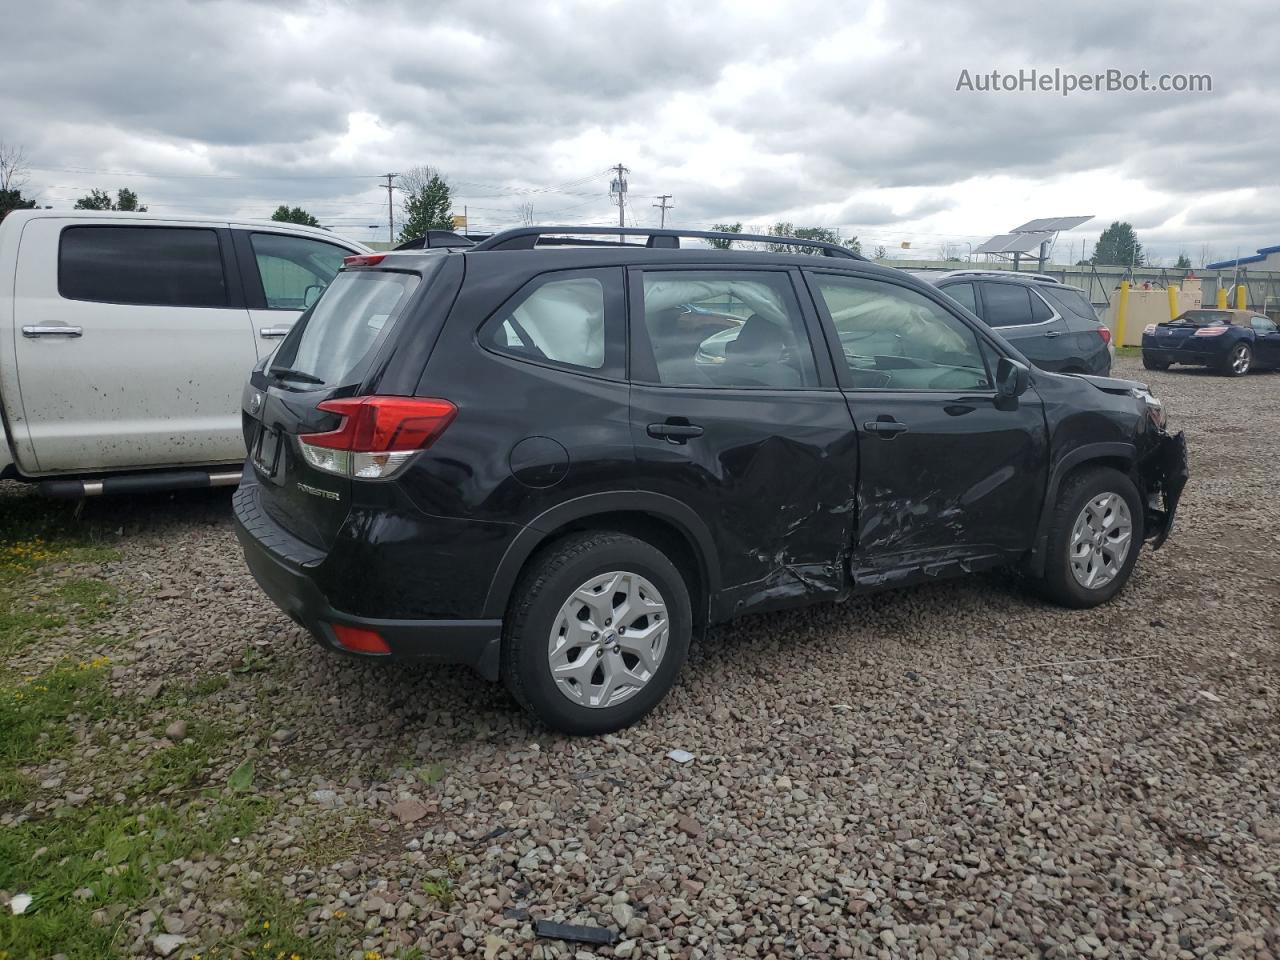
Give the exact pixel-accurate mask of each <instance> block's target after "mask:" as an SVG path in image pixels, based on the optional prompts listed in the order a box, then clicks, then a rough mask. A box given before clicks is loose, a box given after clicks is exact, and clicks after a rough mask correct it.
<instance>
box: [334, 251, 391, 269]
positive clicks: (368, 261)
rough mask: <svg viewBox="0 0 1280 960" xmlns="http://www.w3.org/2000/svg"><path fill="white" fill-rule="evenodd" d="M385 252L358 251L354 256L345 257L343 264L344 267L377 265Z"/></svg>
mask: <svg viewBox="0 0 1280 960" xmlns="http://www.w3.org/2000/svg"><path fill="white" fill-rule="evenodd" d="M386 256H387V255H386V254H385V253H358V254H356V255H355V256H353V257H343V259H342V265H343V266H344V267H376V266H377V265H378V264H380V263H381V262H382V261H383V260H384V259H386Z"/></svg>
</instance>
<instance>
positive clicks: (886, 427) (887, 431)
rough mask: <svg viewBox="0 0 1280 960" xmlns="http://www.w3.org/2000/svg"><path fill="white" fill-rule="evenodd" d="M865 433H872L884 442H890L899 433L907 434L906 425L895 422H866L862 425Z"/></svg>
mask: <svg viewBox="0 0 1280 960" xmlns="http://www.w3.org/2000/svg"><path fill="white" fill-rule="evenodd" d="M863 427H865V428H866V431H867V433H874V434H877V435H878V436H880V437H881V438H882V439H884V440H892V439H893V438H894V437H896V436H897V435H898V434H900V433H906V432H907V425H906V424H905V423H899V422H898V421H897V420H868V421H867V422H866V423H864V424H863Z"/></svg>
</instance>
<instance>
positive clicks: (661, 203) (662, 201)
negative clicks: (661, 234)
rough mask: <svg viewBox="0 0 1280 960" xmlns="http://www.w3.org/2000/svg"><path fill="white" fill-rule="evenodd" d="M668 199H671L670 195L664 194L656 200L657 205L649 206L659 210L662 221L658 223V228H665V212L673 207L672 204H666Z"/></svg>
mask: <svg viewBox="0 0 1280 960" xmlns="http://www.w3.org/2000/svg"><path fill="white" fill-rule="evenodd" d="M670 199H671V194H669V193H664V194H662V195H661V196H659V197H658V200H659V202H658V203H651V204H649V206H651V207H657V208H658V209H659V210H661V211H662V219H661V221H659V223H658V226H659V227H665V226H666V225H667V211H668V210H670V209H671V208H672V207H674V206H675V204H674V203H667V201H668V200H670Z"/></svg>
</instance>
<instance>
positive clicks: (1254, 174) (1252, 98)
mask: <svg viewBox="0 0 1280 960" xmlns="http://www.w3.org/2000/svg"><path fill="white" fill-rule="evenodd" d="M1209 10H1210V8H1207V7H1205V6H1204V5H1202V4H1190V3H1188V4H1177V3H1173V4H1163V5H1150V4H1143V5H1137V4H1126V3H1122V2H1115V0H1112V2H1105V3H1055V4H1039V3H1035V4H1022V5H1003V6H1000V7H991V6H989V5H987V6H977V5H973V4H960V3H956V4H951V5H946V4H941V3H926V2H912V0H893V2H869V3H858V2H841V3H831V2H829V0H822V2H808V0H790V2H787V3H781V2H778V3H747V2H732V3H728V2H726V3H723V4H719V3H713V2H701V3H697V4H694V3H688V2H672V3H661V2H639V0H630V2H622V0H615V2H604V0H602V2H595V3H587V2H583V3H563V4H560V3H550V2H534V0H524V2H510V3H508V2H498V0H470V2H466V3H463V2H432V0H409V2H403V3H401V2H396V0H381V2H378V3H376V4H375V3H356V2H314V3H306V2H292V3H284V2H278V3H273V2H222V0H198V2H183V0H165V2H131V0H120V2H118V3H115V4H111V5H107V4H103V3H101V2H100V0H42V2H40V3H26V4H17V3H13V4H11V5H10V6H9V8H8V10H7V12H6V13H5V15H4V22H5V34H6V35H7V36H8V37H10V38H11V40H12V41H13V42H10V43H7V44H6V45H5V54H4V57H3V58H0V141H3V142H7V143H9V144H10V145H13V144H18V145H21V146H22V147H23V148H24V149H25V152H26V154H27V155H28V157H29V158H30V162H31V166H32V169H31V171H30V182H29V183H28V185H27V189H26V192H27V193H28V194H29V195H30V194H34V195H35V196H37V197H38V199H39V200H40V202H41V203H42V204H49V205H52V206H53V207H55V208H69V207H71V205H72V204H73V203H74V201H75V199H76V198H77V197H79V196H81V195H83V194H85V193H87V192H88V190H89V189H90V188H92V187H102V188H109V189H111V190H112V191H114V190H115V189H116V188H118V187H121V186H128V187H130V188H131V189H133V190H135V191H137V192H138V193H139V194H140V195H141V197H142V199H143V201H144V202H145V203H147V204H149V206H150V209H151V211H152V212H154V213H175V214H176V213H209V214H217V215H237V216H268V215H269V214H270V212H271V211H272V210H273V209H274V208H275V207H276V205H277V204H280V203H288V204H290V205H299V206H302V207H305V208H306V209H308V210H310V211H311V212H313V213H314V214H315V215H316V216H318V217H319V218H320V219H321V221H322V222H323V223H325V224H326V225H332V226H333V227H334V229H337V230H340V231H341V232H343V233H345V234H347V235H350V236H353V237H357V238H360V239H385V237H386V192H385V191H384V190H383V191H380V190H379V188H378V185H377V184H378V179H377V178H378V175H379V174H382V173H386V172H388V171H400V170H404V169H406V168H408V167H412V166H414V165H418V164H430V165H432V166H435V167H438V168H439V169H440V170H442V171H443V172H444V173H445V174H446V175H447V176H448V177H449V179H450V181H451V182H452V184H453V186H454V191H455V195H456V200H457V205H458V207H461V206H463V205H466V207H467V212H468V214H469V215H470V217H471V222H472V225H473V229H477V228H478V229H491V228H493V227H497V226H502V225H511V224H514V223H517V222H519V219H520V210H521V207H522V205H524V204H529V203H532V204H533V208H534V216H535V218H536V219H537V220H539V221H541V222H571V223H611V222H616V216H617V214H616V208H614V207H612V206H611V202H610V198H609V196H608V182H609V176H608V174H607V173H606V168H607V167H609V166H610V165H611V164H615V163H619V162H621V163H624V164H626V165H627V166H628V167H629V168H630V170H631V174H630V209H629V211H628V220H629V222H636V223H639V224H641V225H648V224H656V222H657V216H658V211H657V210H656V209H654V208H653V207H652V206H651V204H653V203H655V202H656V200H655V197H656V196H657V195H658V194H663V193H669V194H672V195H673V196H674V204H675V207H674V210H672V211H671V212H670V213H669V215H668V217H669V222H670V223H672V224H675V225H681V226H687V227H708V226H710V225H711V224H712V223H714V222H717V221H734V220H741V221H744V222H746V223H747V224H767V223H771V222H775V221H777V220H789V221H793V222H795V223H796V224H797V225H822V226H831V227H839V228H841V230H842V231H843V232H844V233H845V234H846V235H847V234H851V233H852V234H857V235H858V236H859V237H860V238H861V239H862V241H863V243H864V245H867V244H870V245H872V246H874V245H876V244H882V245H884V246H885V247H888V248H890V249H891V252H892V254H893V255H900V256H908V255H910V254H914V255H915V256H920V255H921V254H920V253H919V252H918V251H925V252H926V253H927V254H929V255H934V254H936V252H937V251H938V250H939V248H940V247H942V246H943V245H948V244H949V245H952V246H953V247H954V248H959V250H960V252H961V253H962V254H964V253H967V252H968V248H967V247H966V246H965V244H966V243H967V242H971V243H973V244H974V245H976V244H977V243H978V242H980V241H981V240H983V239H985V238H986V237H988V236H990V235H992V234H994V233H1000V232H1004V231H1006V230H1008V229H1010V228H1012V227H1014V226H1016V225H1018V224H1019V223H1021V222H1023V221H1025V220H1029V219H1031V218H1033V217H1042V216H1065V215H1073V214H1081V215H1083V214H1093V215H1095V216H1096V218H1097V219H1096V220H1095V221H1092V222H1091V223H1089V224H1087V225H1086V226H1085V227H1083V228H1081V229H1080V230H1077V231H1074V232H1072V233H1067V234H1063V235H1062V238H1061V240H1060V250H1059V255H1058V256H1057V257H1055V259H1059V260H1065V259H1067V256H1066V251H1067V250H1072V251H1073V252H1072V255H1071V257H1070V259H1072V260H1074V259H1076V258H1078V257H1079V246H1080V242H1081V240H1087V241H1088V243H1089V244H1092V242H1093V240H1095V239H1096V238H1097V233H1098V231H1099V230H1100V229H1101V228H1102V226H1105V224H1106V223H1109V222H1111V221H1112V220H1129V221H1131V222H1132V223H1133V224H1134V226H1135V228H1136V229H1137V230H1138V234H1139V237H1140V239H1142V240H1143V241H1144V242H1145V243H1146V244H1147V246H1148V248H1149V250H1150V251H1151V252H1152V253H1153V254H1154V255H1156V256H1157V257H1163V258H1166V262H1168V263H1172V260H1173V258H1174V257H1176V255H1177V254H1178V253H1179V252H1181V251H1185V252H1186V253H1187V254H1188V255H1189V256H1190V257H1191V258H1192V260H1193V262H1195V263H1197V264H1198V263H1200V262H1201V261H1202V259H1203V258H1204V257H1205V255H1206V253H1207V255H1208V258H1209V259H1221V258H1225V257H1233V256H1235V255H1236V252H1237V250H1239V251H1240V252H1242V253H1246V254H1247V253H1251V252H1252V251H1253V249H1254V248H1256V247H1258V246H1262V245H1267V244H1280V190H1278V187H1280V162H1277V155H1278V154H1280V66H1278V64H1280V31H1276V30H1274V29H1271V27H1272V26H1274V22H1275V19H1276V14H1275V7H1274V3H1273V2H1272V0H1266V2H1262V0H1260V2H1256V3H1249V2H1241V3H1226V4H1219V5H1217V6H1215V7H1213V8H1212V11H1213V13H1212V16H1210V15H1209ZM1055 68H1058V69H1060V70H1062V71H1064V72H1071V73H1076V74H1094V73H1100V72H1105V71H1107V70H1109V69H1114V70H1119V71H1123V72H1129V73H1135V74H1136V73H1137V72H1139V71H1141V70H1146V71H1148V72H1149V73H1150V74H1151V76H1152V79H1153V81H1154V80H1155V78H1157V77H1159V76H1160V75H1161V74H1166V73H1167V74H1193V73H1194V74H1209V75H1210V76H1211V77H1212V91H1211V92H1181V93H1179V92H1163V93H1162V92H1145V93H1144V92H1133V93H1123V92H1113V93H1108V92H1076V93H1074V94H1073V95H1071V96H1067V97H1063V96H1062V95H1061V93H1057V92H1030V91H1028V92H994V93H993V92H985V93H984V92H978V91H969V90H961V91H957V89H956V87H957V83H958V81H959V79H960V77H961V71H963V70H967V71H969V74H970V76H971V77H976V76H977V75H979V74H984V73H985V74H989V73H990V72H991V71H992V70H999V71H1001V72H1017V71H1019V70H1031V69H1036V70H1039V71H1041V72H1045V71H1048V72H1050V73H1051V72H1052V71H1053V70H1054V69H1055ZM459 212H460V211H459ZM374 226H376V229H371V227H374ZM903 241H909V242H910V243H911V251H910V254H909V253H908V251H905V250H902V249H901V247H900V246H899V245H900V244H901V243H902V242H903ZM1069 245H1074V246H1069Z"/></svg>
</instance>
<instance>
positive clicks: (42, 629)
mask: <svg viewBox="0 0 1280 960" xmlns="http://www.w3.org/2000/svg"><path fill="white" fill-rule="evenodd" d="M117 600H118V596H117V591H116V589H115V587H113V586H111V584H109V583H103V582H102V581H100V580H90V579H87V578H83V577H76V578H72V579H68V580H66V581H64V582H62V583H59V584H56V585H53V586H52V587H51V588H48V587H44V588H41V587H37V588H34V589H32V590H30V591H29V592H26V593H25V595H23V594H22V593H20V592H19V591H18V590H17V589H16V588H15V587H14V586H13V585H7V586H0V604H3V607H2V608H0V657H10V656H13V655H14V654H17V653H20V652H21V651H22V650H23V648H25V647H27V646H30V645H31V644H33V643H36V642H39V641H40V640H41V639H42V636H43V635H44V634H48V633H52V632H54V631H57V630H61V629H62V628H63V627H66V626H68V625H69V624H72V623H74V624H79V625H81V626H88V625H91V624H93V623H97V622H100V621H101V620H104V619H105V618H106V617H107V616H109V615H110V613H111V610H112V608H113V607H114V606H115V604H116V602H117Z"/></svg>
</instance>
